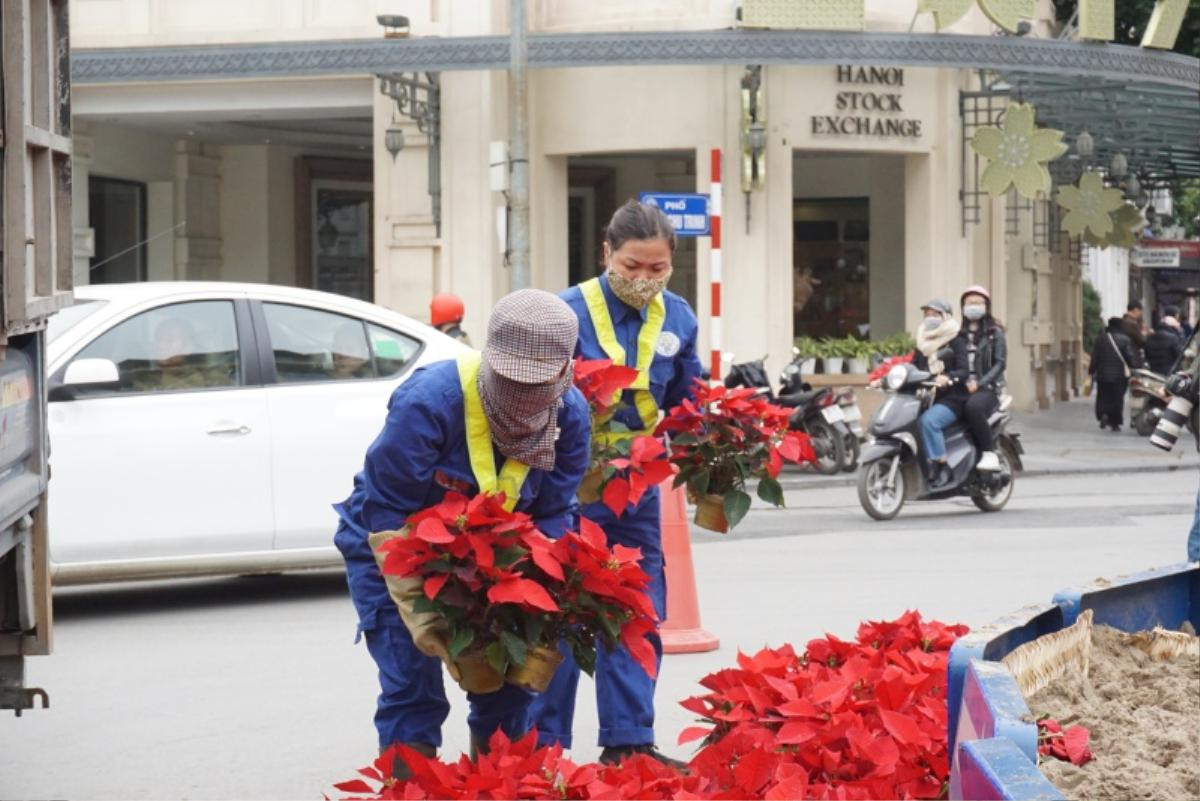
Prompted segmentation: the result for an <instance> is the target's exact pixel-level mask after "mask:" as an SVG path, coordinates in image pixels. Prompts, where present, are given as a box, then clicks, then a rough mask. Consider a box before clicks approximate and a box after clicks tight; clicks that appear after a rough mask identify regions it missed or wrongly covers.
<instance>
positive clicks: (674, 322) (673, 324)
mask: <svg viewBox="0 0 1200 801" xmlns="http://www.w3.org/2000/svg"><path fill="white" fill-rule="evenodd" d="M600 283H601V286H602V288H603V290H604V299H605V301H606V304H607V307H608V315H609V318H610V319H611V320H612V324H613V329H614V332H615V334H616V337H617V342H618V343H620V345H621V347H623V348H624V349H625V353H626V364H627V365H628V366H631V367H632V366H634V364H635V360H636V354H637V352H638V334H639V333H640V331H641V329H642V325H643V323H644V322H645V321H646V311H645V310H644V309H643V310H639V309H635V308H633V307H632V306H629V305H627V304H626V303H624V302H623V301H622V300H620V299H619V298H618V297H617V296H616V295H615V294H613V291H612V289H611V288H610V287H609V285H608V279H607V278H606V277H603V276H601V278H600ZM561 297H562V299H563V300H565V301H566V302H567V305H568V306H570V307H571V309H572V310H573V311H574V312H575V314H577V315H578V316H579V343H578V344H577V345H576V348H575V354H576V355H577V356H582V357H583V358H584V359H605V358H608V355H607V354H606V353H605V352H604V350H603V348H602V347H601V345H600V340H599V336H598V335H597V333H596V329H595V326H594V325H593V324H592V320H591V317H590V316H589V312H588V306H587V302H586V300H585V299H584V296H583V293H582V292H581V291H580V289H579V287H571V288H570V289H568V290H567V291H566V292H564V293H563V294H562V295H561ZM663 302H664V304H665V307H666V317H665V319H664V321H663V329H662V333H661V334H660V336H659V338H658V342H657V345H656V347H655V352H654V360H653V362H652V363H651V365H650V387H649V389H650V393H651V394H652V395H653V396H654V400H655V403H656V404H657V405H658V408H659V409H661V410H663V411H667V410H669V409H671V408H672V407H674V406H677V405H678V404H679V403H680V402H682V401H683V399H684V398H688V397H692V396H693V392H694V390H693V386H694V385H693V382H694V379H696V378H698V377H699V376H700V374H701V372H702V371H703V367H702V365H701V364H700V359H699V358H698V357H697V356H696V315H695V313H694V312H693V311H692V309H691V307H690V306H689V305H688V303H687V301H686V300H684V299H683V298H681V297H679V296H678V295H676V294H674V293H672V292H665V291H664V292H663ZM613 419H614V420H617V421H620V422H621V423H624V424H625V425H626V426H628V427H629V428H630V429H632V430H635V431H637V430H642V429H644V424H643V422H642V420H641V418H640V417H639V415H638V412H637V410H636V408H635V403H634V398H633V392H632V391H626V392H625V393H624V395H623V397H622V406H621V408H620V409H619V410H618V411H617V413H616V414H615V415H614V417H613ZM659 507H660V503H659V491H658V487H654V488H653V489H651V490H649V491H648V492H646V494H645V495H643V496H642V499H641V501H640V502H639V503H638V505H637V506H636V507H633V508H626V510H625V513H624V514H623V515H621V516H620V517H617V516H615V515H614V514H613V513H612V511H611V510H610V509H609V508H608V507H607V506H605V505H604V504H603V503H592V504H586V505H584V506H583V507H582V510H581V511H582V514H583V516H584V517H587V518H588V519H590V520H592V521H594V522H596V523H598V524H599V525H600V526H601V528H603V529H604V533H605V534H606V535H608V545H609V547H612V546H613V545H625V546H627V547H632V548H641V550H642V561H641V566H642V568H643V569H644V570H645V571H646V573H647V574H649V576H650V587H649V592H650V597H651V600H652V601H653V602H654V608H655V610H657V612H658V617H659V620H662V619H664V618H665V617H666V612H667V586H666V576H665V575H664V572H663V566H664V561H663V552H662V520H661V518H660V512H659ZM651 639H652V641H653V644H654V649H655V651H656V652H657V654H658V661H659V663H660V664H661V662H662V640H661V639H660V638H659V637H658V636H657V635H654V636H653V637H652V638H651ZM560 650H561V651H562V652H563V654H564V655H565V657H566V659H565V661H564V663H563V664H562V665H561V666H560V667H559V669H558V671H557V672H556V673H555V674H554V680H553V681H552V682H551V684H550V687H549V688H548V689H547V690H546V692H544V693H541V694H540V695H538V696H537V697H536V698H535V699H534V702H533V707H532V709H533V722H534V725H536V726H537V729H538V739H539V741H540V742H542V743H543V744H545V743H553V742H559V743H562V745H563V747H564V748H570V747H571V728H572V721H573V720H574V717H575V693H576V690H577V688H578V686H579V666H578V665H576V664H575V662H574V660H573V659H572V658H571V655H570V653H569V650H568V649H565V648H563V649H560ZM595 678H596V706H597V708H598V710H599V717H600V738H599V744H600V746H601V747H605V748H608V747H619V746H633V745H649V744H652V743H653V742H654V686H655V680H654V679H652V678H650V677H649V676H647V675H646V672H645V671H644V670H642V668H641V667H640V666H639V665H638V664H637V662H636V661H634V659H633V657H632V656H630V654H629V651H628V650H626V649H625V648H624V647H618V648H616V649H615V650H614V651H613V652H612V653H607V652H606V651H605V650H604V648H598V649H597V653H596V674H595Z"/></svg>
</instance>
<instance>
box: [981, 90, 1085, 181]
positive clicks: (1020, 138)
mask: <svg viewBox="0 0 1200 801" xmlns="http://www.w3.org/2000/svg"><path fill="white" fill-rule="evenodd" d="M1033 119H1034V110H1033V106H1031V105H1029V104H1028V103H1014V104H1012V105H1011V106H1009V107H1008V110H1007V111H1005V112H1004V119H1003V120H1002V121H1001V124H1000V127H999V128H980V129H979V130H978V131H976V132H975V136H973V137H972V138H971V149H972V150H974V151H975V152H976V153H978V154H979V155H981V156H983V157H984V158H986V159H987V160H988V166H987V169H986V170H984V171H983V176H982V177H981V178H980V179H979V187H980V188H981V189H983V190H984V191H985V192H987V193H988V194H989V195H991V196H992V197H1000V195H1003V194H1004V193H1005V192H1007V191H1008V188H1009V187H1010V186H1015V187H1016V188H1017V192H1019V193H1020V194H1021V195H1023V196H1024V197H1027V198H1030V199H1031V200H1032V199H1033V198H1035V197H1037V194H1038V193H1039V192H1046V193H1048V192H1049V191H1050V171H1049V170H1047V169H1046V168H1045V167H1044V166H1043V162H1047V161H1053V160H1054V159H1056V158H1058V157H1059V156H1061V155H1062V154H1063V153H1066V152H1067V146H1066V145H1065V144H1064V143H1063V141H1062V136H1063V135H1062V131H1055V130H1052V129H1050V128H1035V127H1034V124H1033Z"/></svg>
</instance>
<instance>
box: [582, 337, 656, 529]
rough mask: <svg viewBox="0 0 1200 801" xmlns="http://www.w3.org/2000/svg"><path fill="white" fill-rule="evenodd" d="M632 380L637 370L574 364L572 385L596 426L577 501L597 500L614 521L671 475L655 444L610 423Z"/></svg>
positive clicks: (608, 363) (604, 362)
mask: <svg viewBox="0 0 1200 801" xmlns="http://www.w3.org/2000/svg"><path fill="white" fill-rule="evenodd" d="M637 376H638V372H637V370H635V369H633V368H631V367H622V366H621V365H617V364H613V363H612V360H611V359H592V360H585V359H576V360H575V386H577V387H578V388H579V390H580V392H582V393H583V396H584V398H586V399H587V402H588V407H589V409H590V411H591V416H592V420H593V421H594V422H596V423H597V424H599V425H597V426H596V428H597V429H599V430H596V431H594V432H593V435H592V445H591V458H590V459H589V462H588V471H587V474H586V475H585V476H584V480H583V484H582V486H581V487H580V492H579V495H580V500H583V501H584V502H585V503H591V502H595V501H598V500H601V501H603V502H604V505H605V506H607V507H608V508H609V509H611V510H612V513H613V514H614V515H616V516H618V517H620V516H621V515H622V514H624V512H625V510H626V508H628V507H629V506H630V505H634V506H636V505H637V503H638V502H639V501H640V500H641V499H642V496H643V495H644V494H645V493H646V490H648V489H649V488H650V487H653V486H655V485H657V484H661V483H662V482H663V481H666V480H667V479H668V478H670V477H671V476H672V475H673V474H674V472H675V468H674V467H673V466H672V465H671V464H670V462H669V461H667V451H666V448H665V447H664V446H663V444H662V443H661V442H660V441H658V440H657V439H656V438H655V437H653V436H650V435H649V434H642V435H635V434H634V433H633V432H632V431H631V430H630V429H629V427H628V426H626V425H624V424H623V423H621V422H620V421H617V420H613V419H612V418H613V415H614V414H616V412H617V411H618V410H619V409H621V408H624V407H625V404H624V403H622V401H621V394H622V393H623V392H624V391H625V390H626V389H628V388H629V387H630V386H631V385H632V384H633V382H634V381H635V380H636V379H637Z"/></svg>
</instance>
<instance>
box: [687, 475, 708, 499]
mask: <svg viewBox="0 0 1200 801" xmlns="http://www.w3.org/2000/svg"><path fill="white" fill-rule="evenodd" d="M711 477H712V475H711V474H710V473H708V472H703V473H697V474H696V477H695V478H694V479H692V492H694V493H696V496H697V497H700V498H703V497H704V496H705V495H707V494H708V480H709V479H710V478H711Z"/></svg>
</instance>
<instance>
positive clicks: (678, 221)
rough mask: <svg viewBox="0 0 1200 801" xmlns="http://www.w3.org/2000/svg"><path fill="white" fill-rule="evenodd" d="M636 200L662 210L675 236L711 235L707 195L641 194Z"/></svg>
mask: <svg viewBox="0 0 1200 801" xmlns="http://www.w3.org/2000/svg"><path fill="white" fill-rule="evenodd" d="M638 200H639V201H640V202H642V203H645V204H646V205H647V206H658V208H660V209H662V212H663V214H665V215H667V219H669V220H670V221H671V225H672V226H673V227H674V228H675V234H676V235H677V236H708V235H709V234H710V233H711V226H712V222H711V220H710V218H709V216H708V195H695V194H666V193H663V192H641V193H640V194H638Z"/></svg>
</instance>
